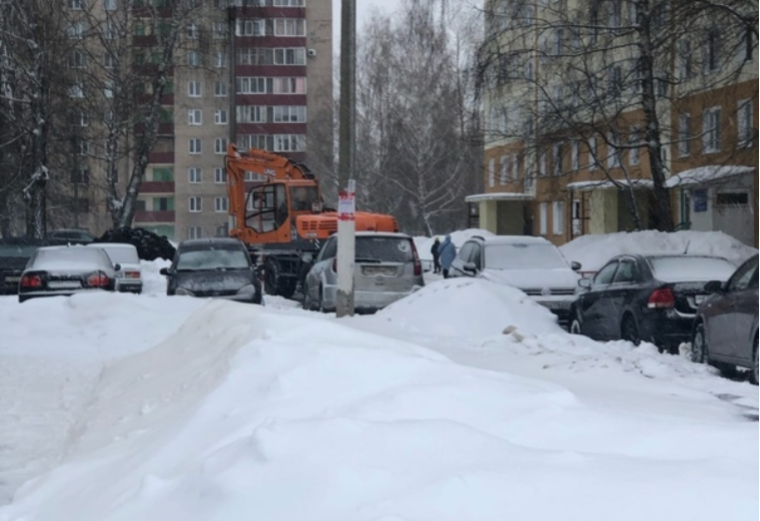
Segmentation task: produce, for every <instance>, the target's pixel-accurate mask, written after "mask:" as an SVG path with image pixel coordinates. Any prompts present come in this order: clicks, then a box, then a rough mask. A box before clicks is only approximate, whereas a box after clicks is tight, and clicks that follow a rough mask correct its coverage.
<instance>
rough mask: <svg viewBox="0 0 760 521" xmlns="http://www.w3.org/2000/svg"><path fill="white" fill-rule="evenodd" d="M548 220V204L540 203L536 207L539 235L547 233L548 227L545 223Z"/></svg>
mask: <svg viewBox="0 0 760 521" xmlns="http://www.w3.org/2000/svg"><path fill="white" fill-rule="evenodd" d="M548 218H549V203H541V204H540V205H539V206H538V224H539V232H538V233H539V234H540V235H546V234H547V233H548V226H547V223H546V221H547V220H548Z"/></svg>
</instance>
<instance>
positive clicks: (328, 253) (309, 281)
mask: <svg viewBox="0 0 760 521" xmlns="http://www.w3.org/2000/svg"><path fill="white" fill-rule="evenodd" d="M337 249H338V246H337V241H336V239H334V238H332V239H329V240H328V241H327V242H326V243H325V244H324V246H323V247H322V249H321V250H320V251H319V255H317V258H316V259H315V261H314V266H312V267H311V269H310V270H309V272H308V273H307V274H306V288H307V291H308V292H309V299H311V301H312V302H318V301H319V285H320V284H321V282H322V272H323V271H324V270H325V269H327V268H331V267H332V266H331V261H332V259H333V258H334V257H335V255H336V254H337Z"/></svg>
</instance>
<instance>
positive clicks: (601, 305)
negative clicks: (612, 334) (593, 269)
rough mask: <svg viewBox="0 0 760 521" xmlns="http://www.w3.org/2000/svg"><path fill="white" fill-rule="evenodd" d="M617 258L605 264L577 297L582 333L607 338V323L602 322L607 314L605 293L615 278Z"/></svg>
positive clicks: (595, 337)
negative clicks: (585, 289)
mask: <svg viewBox="0 0 760 521" xmlns="http://www.w3.org/2000/svg"><path fill="white" fill-rule="evenodd" d="M617 267H618V260H617V259H614V260H612V261H610V262H608V263H607V264H605V265H604V266H603V267H602V269H600V270H599V271H598V272H597V274H596V275H595V276H594V278H593V279H592V281H591V287H589V288H588V290H587V291H586V292H585V293H582V294H581V295H580V296H579V298H578V307H579V312H580V315H581V325H582V328H583V334H584V335H586V336H589V337H591V338H594V339H597V340H606V339H607V338H608V336H607V335H608V334H609V333H608V331H609V325H605V324H604V320H605V318H606V316H607V311H606V310H605V305H606V302H605V293H606V292H607V288H608V287H609V285H610V284H611V283H612V280H613V279H614V278H615V272H616V271H617Z"/></svg>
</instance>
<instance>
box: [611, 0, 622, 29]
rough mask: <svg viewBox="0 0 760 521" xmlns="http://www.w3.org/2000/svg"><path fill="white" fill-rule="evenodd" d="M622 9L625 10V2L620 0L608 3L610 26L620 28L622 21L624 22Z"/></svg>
mask: <svg viewBox="0 0 760 521" xmlns="http://www.w3.org/2000/svg"><path fill="white" fill-rule="evenodd" d="M622 9H623V2H621V1H620V0H611V1H609V2H607V10H608V13H607V14H608V15H609V21H608V24H607V25H608V26H609V27H613V28H617V27H620V24H621V20H622V17H623V15H622Z"/></svg>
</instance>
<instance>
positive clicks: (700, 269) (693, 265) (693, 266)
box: [647, 255, 736, 282]
mask: <svg viewBox="0 0 760 521" xmlns="http://www.w3.org/2000/svg"><path fill="white" fill-rule="evenodd" d="M647 260H648V261H649V266H650V267H651V268H652V274H653V275H654V278H656V279H657V280H661V281H662V282H701V281H708V280H720V281H726V280H728V279H729V278H730V277H731V275H732V274H733V273H734V271H736V266H734V265H733V264H731V263H730V262H728V261H727V260H726V259H722V258H720V257H699V256H689V255H680V256H672V257H649V258H648V259H647Z"/></svg>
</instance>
